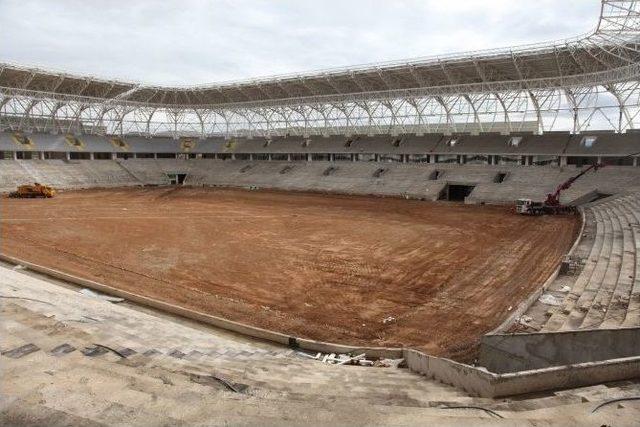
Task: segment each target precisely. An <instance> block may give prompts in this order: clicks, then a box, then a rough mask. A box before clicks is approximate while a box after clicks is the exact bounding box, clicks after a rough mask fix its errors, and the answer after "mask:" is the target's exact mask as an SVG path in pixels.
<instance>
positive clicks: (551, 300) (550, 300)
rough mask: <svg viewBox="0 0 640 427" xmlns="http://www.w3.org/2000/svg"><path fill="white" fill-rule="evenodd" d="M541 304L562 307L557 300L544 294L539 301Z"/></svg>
mask: <svg viewBox="0 0 640 427" xmlns="http://www.w3.org/2000/svg"><path fill="white" fill-rule="evenodd" d="M538 301H540V302H541V303H543V304H547V305H553V306H559V305H562V303H561V302H560V301H558V299H557V298H556V297H554V296H553V295H551V294H544V295H542V296H541V297H540V298H539V300H538Z"/></svg>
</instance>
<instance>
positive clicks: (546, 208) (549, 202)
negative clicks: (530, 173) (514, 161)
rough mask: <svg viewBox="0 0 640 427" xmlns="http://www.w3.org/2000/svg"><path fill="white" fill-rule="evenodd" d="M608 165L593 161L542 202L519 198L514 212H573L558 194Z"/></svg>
mask: <svg viewBox="0 0 640 427" xmlns="http://www.w3.org/2000/svg"><path fill="white" fill-rule="evenodd" d="M639 155H640V153H633V154H629V155H628V156H624V157H623V159H628V158H630V157H638V156H639ZM606 166H608V165H607V164H606V163H604V162H598V163H595V164H593V165H591V166H589V167H588V168H586V169H585V170H583V171H582V172H580V173H579V174H577V175H576V176H574V177H571V178H569V179H568V180H566V181H565V182H563V183H562V184H560V185H559V186H558V188H556V191H555V192H553V193H550V194H547V199H546V200H545V201H544V202H534V201H532V200H530V199H519V200H518V201H517V202H516V212H517V213H519V214H522V215H545V214H546V215H559V214H567V213H573V212H575V211H576V207H575V206H570V205H563V204H562V203H560V196H561V195H562V192H563V191H565V190H568V189H570V188H571V186H572V185H573V184H574V183H575V182H576V181H577V180H579V179H580V178H582V177H583V176H585V175H586V174H588V173H589V172H591V171H593V172H597V171H598V170H599V169H602V168H604V167H606Z"/></svg>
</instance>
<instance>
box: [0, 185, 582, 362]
mask: <svg viewBox="0 0 640 427" xmlns="http://www.w3.org/2000/svg"><path fill="white" fill-rule="evenodd" d="M1 205H2V206H1V211H2V212H1V213H2V216H1V227H2V229H1V233H2V234H1V237H2V239H1V241H0V250H1V251H2V252H3V253H5V254H7V255H11V256H16V257H19V258H22V259H25V260H27V261H31V262H35V263H38V264H42V265H46V266H51V267H54V268H57V269H59V270H62V271H65V272H68V273H72V274H75V275H78V276H81V277H85V278H89V279H92V280H96V281H99V282H102V283H105V284H107V285H110V286H114V287H118V288H122V289H124V290H127V291H130V292H135V293H139V294H142V295H146V296H150V297H154V298H157V299H160V300H164V301H168V302H172V303H175V304H178V305H181V306H184V307H188V308H193V309H196V310H199V311H204V312H207V313H209V314H213V315H218V316H222V317H225V318H228V319H232V320H235V321H240V322H244V323H248V324H251V325H256V326H260V327H263V328H268V329H273V330H277V331H280V332H284V333H288V334H292V335H295V336H300V337H305V338H311V339H316V340H323V341H331V342H339V343H345V344H360V345H364V344H366V345H376V346H396V345H405V346H412V347H415V348H420V349H423V350H425V351H426V352H428V353H430V354H433V355H440V356H449V357H454V358H457V359H460V360H464V359H468V358H469V357H472V355H473V353H474V349H475V347H476V345H477V343H478V340H479V338H480V337H481V336H482V335H483V334H484V333H486V332H488V331H490V330H491V329H493V328H494V327H496V326H497V325H499V324H500V322H501V321H503V320H504V319H505V318H506V316H507V315H508V313H509V308H510V307H516V306H517V305H518V303H520V302H521V301H522V300H523V299H525V298H526V297H527V296H528V295H529V294H530V293H531V292H532V291H534V290H535V289H536V288H538V287H539V286H540V285H541V284H542V283H543V282H544V281H545V280H546V278H547V277H548V276H549V275H550V274H551V272H552V271H553V269H554V268H555V267H556V266H557V265H558V263H559V262H560V260H561V258H562V256H563V254H565V253H566V252H567V251H568V249H569V247H570V246H571V244H572V242H573V241H574V238H575V236H576V234H577V232H578V226H579V224H578V222H579V221H578V219H577V217H573V216H566V217H537V218H529V217H523V216H518V215H516V214H514V213H513V212H512V210H511V209H509V208H506V207H489V206H464V205H459V204H449V203H425V202H418V201H407V200H400V199H380V198H367V197H347V196H327V195H320V194H300V193H281V192H248V191H241V190H226V189H224V190H221V189H191V188H180V189H166V188H150V189H139V188H138V189H111V190H87V191H74V192H63V193H61V194H59V195H58V196H57V197H56V198H54V199H50V200H42V199H37V200H36V199H31V200H14V199H4V200H2V201H1ZM391 318H393V319H391ZM385 319H388V320H389V321H387V322H386V323H385V322H384V320H385Z"/></svg>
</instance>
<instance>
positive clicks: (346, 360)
mask: <svg viewBox="0 0 640 427" xmlns="http://www.w3.org/2000/svg"><path fill="white" fill-rule="evenodd" d="M296 354H298V355H299V356H302V357H306V358H308V359H312V360H317V361H319V362H322V363H326V364H329V365H340V366H345V365H351V366H375V367H378V368H398V367H400V365H402V363H403V362H404V359H378V360H369V359H367V358H366V357H367V355H366V354H364V353H362V354H357V355H354V354H336V353H327V354H323V353H316V354H315V355H313V354H309V353H305V352H304V351H298V352H296Z"/></svg>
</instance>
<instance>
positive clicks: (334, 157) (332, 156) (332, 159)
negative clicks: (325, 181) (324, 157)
mask: <svg viewBox="0 0 640 427" xmlns="http://www.w3.org/2000/svg"><path fill="white" fill-rule="evenodd" d="M329 161H330V162H335V161H336V155H335V154H329Z"/></svg>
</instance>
